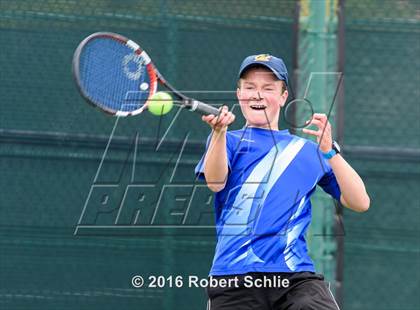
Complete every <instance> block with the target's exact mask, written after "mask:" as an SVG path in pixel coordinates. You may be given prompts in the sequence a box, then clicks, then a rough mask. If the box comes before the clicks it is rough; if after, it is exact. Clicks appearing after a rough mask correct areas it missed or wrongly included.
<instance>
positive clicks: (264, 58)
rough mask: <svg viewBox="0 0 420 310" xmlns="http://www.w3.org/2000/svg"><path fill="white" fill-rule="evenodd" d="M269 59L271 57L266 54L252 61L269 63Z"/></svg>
mask: <svg viewBox="0 0 420 310" xmlns="http://www.w3.org/2000/svg"><path fill="white" fill-rule="evenodd" d="M270 59H271V55H268V54H260V55H257V56H255V58H254V60H255V61H270Z"/></svg>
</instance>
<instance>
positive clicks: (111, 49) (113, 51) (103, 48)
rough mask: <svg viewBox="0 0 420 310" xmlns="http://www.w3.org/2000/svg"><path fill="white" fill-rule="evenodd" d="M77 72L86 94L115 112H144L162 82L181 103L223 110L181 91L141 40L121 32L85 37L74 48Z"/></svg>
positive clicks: (208, 110)
mask: <svg viewBox="0 0 420 310" xmlns="http://www.w3.org/2000/svg"><path fill="white" fill-rule="evenodd" d="M73 75H74V78H75V79H76V83H77V85H78V88H79V90H80V92H81V94H82V96H83V97H84V98H85V99H86V100H87V101H88V102H89V103H91V104H93V105H95V106H97V107H99V108H100V109H102V110H103V111H105V112H107V113H110V114H113V115H117V116H129V115H137V114H140V113H141V112H143V111H144V110H145V109H146V108H147V106H148V103H149V100H150V99H151V97H152V96H153V95H154V94H155V93H156V91H157V86H158V82H159V83H160V84H161V85H163V86H165V87H166V88H167V89H168V90H169V91H170V93H171V95H172V96H173V97H175V103H177V104H179V105H180V106H182V107H184V108H187V109H188V110H190V111H195V112H198V113H200V114H203V115H209V114H214V115H218V114H219V110H218V109H217V108H215V107H212V106H210V105H208V104H205V103H203V102H200V101H198V100H195V99H192V98H189V97H187V96H185V95H183V94H182V93H180V92H179V91H177V90H176V89H175V88H174V87H173V86H172V85H170V84H169V83H168V82H167V81H166V80H165V79H164V78H163V76H162V75H161V74H160V73H159V71H158V70H157V69H156V67H155V66H154V65H153V62H152V60H151V59H150V57H149V56H148V55H147V53H146V52H145V51H144V50H142V49H141V47H140V46H139V45H138V44H136V43H135V42H133V41H131V40H129V39H127V38H125V37H123V36H121V35H119V34H115V33H110V32H98V33H94V34H91V35H90V36H88V37H87V38H85V39H84V40H83V41H82V42H81V43H80V44H79V46H78V47H77V49H76V51H75V52H74V56H73Z"/></svg>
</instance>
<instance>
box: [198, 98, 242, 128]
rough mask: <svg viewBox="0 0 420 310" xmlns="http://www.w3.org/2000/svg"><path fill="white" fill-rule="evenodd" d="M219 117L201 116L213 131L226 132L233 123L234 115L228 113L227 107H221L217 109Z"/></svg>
mask: <svg viewBox="0 0 420 310" xmlns="http://www.w3.org/2000/svg"><path fill="white" fill-rule="evenodd" d="M219 111H220V113H219V115H217V116H216V115H213V114H210V115H203V116H202V118H201V119H202V120H203V121H204V122H206V123H207V124H209V125H210V127H211V128H212V129H213V130H214V131H218V132H221V131H226V130H227V127H228V126H229V125H230V124H232V123H233V122H234V121H235V115H234V114H233V113H232V112H229V110H228V107H227V106H225V105H224V106H223V107H221V108H220V109H219Z"/></svg>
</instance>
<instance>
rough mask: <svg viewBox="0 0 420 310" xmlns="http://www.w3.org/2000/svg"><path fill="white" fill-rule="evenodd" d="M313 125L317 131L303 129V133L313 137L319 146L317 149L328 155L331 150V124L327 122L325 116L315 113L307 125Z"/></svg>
mask: <svg viewBox="0 0 420 310" xmlns="http://www.w3.org/2000/svg"><path fill="white" fill-rule="evenodd" d="M309 124H310V125H315V126H316V127H318V129H317V130H311V129H307V128H304V129H303V130H302V131H303V132H304V133H307V134H310V135H313V136H315V137H316V140H317V142H318V144H319V148H320V149H321V151H322V152H324V153H328V152H329V151H331V148H332V129H331V124H330V122H329V121H328V117H327V115H325V114H323V113H315V114H314V115H313V117H312V119H311V120H310V122H309V123H308V125H309Z"/></svg>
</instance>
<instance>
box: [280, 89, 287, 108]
mask: <svg viewBox="0 0 420 310" xmlns="http://www.w3.org/2000/svg"><path fill="white" fill-rule="evenodd" d="M287 97H289V92H288V91H287V89H286V90H284V91H283V93H282V94H281V98H282V100H281V102H280V107H284V105H285V104H286V101H287Z"/></svg>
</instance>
